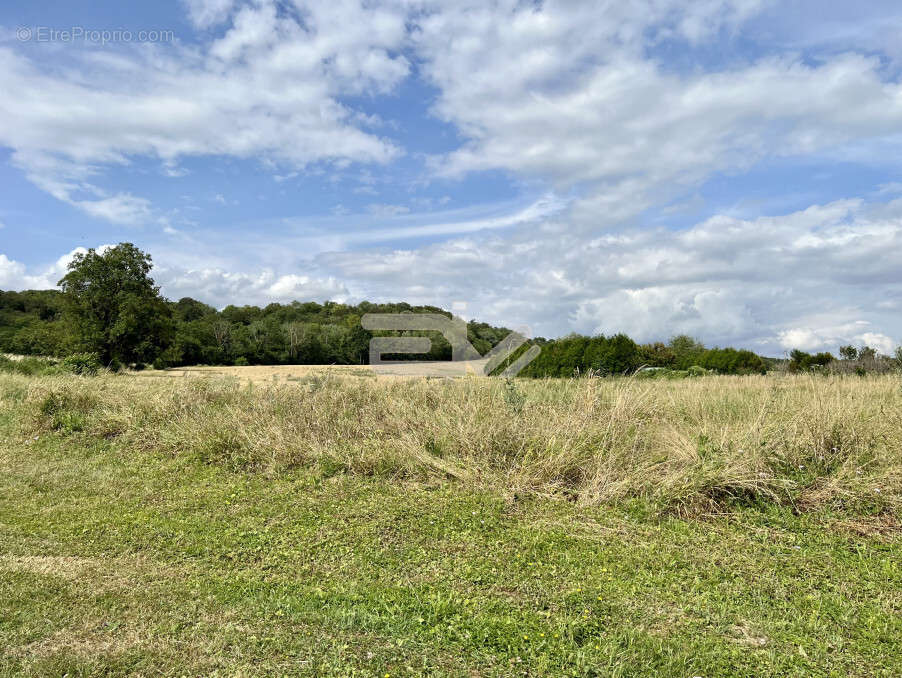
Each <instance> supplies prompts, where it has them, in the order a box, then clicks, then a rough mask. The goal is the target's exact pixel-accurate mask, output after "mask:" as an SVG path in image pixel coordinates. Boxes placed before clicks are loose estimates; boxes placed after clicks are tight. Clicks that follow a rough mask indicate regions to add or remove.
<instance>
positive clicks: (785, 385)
mask: <svg viewBox="0 0 902 678" xmlns="http://www.w3.org/2000/svg"><path fill="white" fill-rule="evenodd" d="M258 381H259V380H253V379H239V378H237V377H234V376H232V377H225V376H219V377H213V378H207V379H190V378H182V379H151V378H136V377H133V376H128V375H117V376H111V375H104V376H98V377H91V378H79V377H74V376H55V377H26V376H17V375H0V440H3V441H4V442H3V443H2V445H0V676H7V675H9V676H12V675H41V676H43V675H64V674H67V675H69V676H82V675H122V674H136V675H172V676H182V675H185V676H187V675H220V676H233V675H241V676H258V675H260V676H269V675H305V676H379V677H384V676H389V677H390V678H391V677H394V676H404V675H433V676H609V675H610V676H637V675H647V676H685V677H687V678H688V677H691V676H705V677H710V676H727V675H749V676H751V675H799V676H810V675H825V676H828V675H829V676H832V675H835V676H898V675H899V657H900V656H902V548H900V534H902V532H900V522H899V517H900V515H899V513H900V508H902V388H900V380H899V379H898V378H890V377H881V378H848V379H842V378H823V377H817V378H814V377H786V378H777V377H742V378H740V377H735V378H729V377H707V378H700V379H690V380H681V381H646V382H643V381H639V380H626V379H619V380H617V379H614V380H597V379H596V380H580V381H565V380H549V381H529V380H515V381H509V382H508V381H504V380H501V379H485V378H463V379H458V380H447V379H432V380H413V379H396V380H391V379H388V380H386V379H378V378H375V377H373V376H372V375H368V376H363V375H359V374H356V373H349V374H340V375H337V374H334V373H331V372H329V371H312V372H310V373H305V374H300V373H299V374H297V375H295V376H293V377H292V380H288V379H282V380H279V379H276V380H271V378H270V379H268V380H263V381H267V383H266V384H260V383H255V382H258ZM270 381H274V383H269V382H270Z"/></svg>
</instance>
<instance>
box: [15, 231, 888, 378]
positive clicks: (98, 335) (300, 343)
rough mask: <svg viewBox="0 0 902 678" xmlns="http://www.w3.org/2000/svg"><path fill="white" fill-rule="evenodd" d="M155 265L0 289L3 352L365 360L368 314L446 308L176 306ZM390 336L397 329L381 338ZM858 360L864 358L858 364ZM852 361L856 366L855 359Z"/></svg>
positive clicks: (690, 360) (591, 349) (600, 370)
mask: <svg viewBox="0 0 902 678" xmlns="http://www.w3.org/2000/svg"><path fill="white" fill-rule="evenodd" d="M151 269H152V259H151V257H150V255H148V254H146V253H144V252H142V251H141V250H139V249H138V248H137V247H135V246H134V245H132V244H131V243H120V244H119V245H117V246H115V247H111V248H107V249H105V250H103V251H99V252H98V251H96V250H89V251H88V252H87V253H84V254H79V255H76V256H75V258H74V259H73V261H72V262H71V263H70V265H69V270H68V272H67V274H66V275H65V276H64V277H63V279H62V280H60V281H59V287H60V289H59V290H30V291H25V292H2V291H0V352H5V353H16V354H23V355H41V356H52V357H60V358H62V357H65V356H71V355H73V354H84V353H91V354H94V355H95V356H96V357H97V359H98V360H99V361H100V363H101V364H102V365H104V366H107V367H111V368H113V369H118V367H119V366H122V365H127V366H132V367H138V368H140V367H142V366H145V365H151V364H152V365H154V366H155V367H157V368H165V367H178V366H184V365H275V364H341V365H353V364H366V363H367V362H368V361H369V342H370V339H371V338H372V337H373V336H375V335H376V334H380V333H378V332H376V333H374V332H371V331H368V330H365V329H363V327H362V326H361V322H360V319H361V317H362V316H363V315H364V314H366V313H440V314H444V315H447V316H450V315H451V314H450V313H448V312H447V311H445V310H443V309H441V308H438V307H435V306H412V305H410V304H407V303H385V304H376V303H371V302H366V301H364V302H361V303H359V304H356V305H353V304H341V303H336V302H332V301H327V302H325V303H323V304H320V303H317V302H313V301H308V302H300V301H294V302H292V303H290V304H278V303H272V304H269V305H267V306H265V307H262V308H261V307H258V306H235V305H229V306H226V307H225V308H224V309H222V310H217V309H216V308H214V307H212V306H210V305H208V304H205V303H203V302H201V301H198V300H196V299H192V298H190V297H185V298H182V299H179V300H178V301H169V300H167V299H165V298H164V297H163V296H162V295H161V294H160V290H159V287H157V286H156V285H155V283H154V281H153V279H152V278H151V276H150V272H151ZM509 331H510V330H508V329H507V328H504V327H494V326H491V325H489V324H487V323H481V322H476V321H470V322H469V323H468V324H467V335H468V338H469V340H470V343H471V344H472V345H473V347H474V348H475V349H476V350H477V351H479V352H480V353H481V354H485V353H487V352H488V351H489V350H490V349H491V348H492V346H494V345H495V344H497V343H498V342H499V341H500V340H501V339H503V338H504V337H505V336H506V335H507V334H508V333H509ZM382 334H387V333H382ZM409 334H417V335H425V336H429V337H430V339H432V345H431V349H430V351H429V353H428V354H425V355H419V356H411V355H399V356H388V357H389V358H392V357H394V358H396V359H408V360H411V359H417V360H450V359H451V347H450V345H449V344H448V342H447V341H446V340H445V339H444V337H442V336H441V334H439V333H435V332H432V333H430V332H411V333H409ZM532 343H535V344H539V345H540V346H541V347H542V352H541V353H540V354H539V356H538V358H536V359H535V360H534V361H533V362H532V363H531V364H530V365H529V366H528V367H527V368H526V369H525V370H524V371H523V372H522V373H521V374H522V376H532V377H546V376H547V377H570V376H573V375H578V374H587V373H591V374H597V375H619V374H631V373H633V372H636V371H637V370H639V369H641V368H643V367H648V368H656V369H663V370H668V371H673V372H675V373H679V372H681V371H682V372H688V371H689V370H701V371H702V372H706V371H710V372H716V373H719V374H763V373H764V372H766V371H767V370H768V369H772V368H774V367H779V366H782V367H784V368H785V367H787V365H788V369H790V370H792V371H806V370H812V369H818V368H822V367H824V366H826V365H828V364H830V363H831V362H833V361H835V359H834V358H833V356H832V355H831V354H816V355H814V356H811V355H809V354H806V353H802V352H801V351H795V352H793V354H792V356H791V359H790V360H789V361H780V360H774V359H771V358H765V357H762V356H759V355H756V354H755V353H753V352H751V351H747V350H737V349H734V348H706V347H705V346H704V345H702V344H701V343H700V342H698V341H697V340H695V339H692V338H691V337H687V336H683V335H681V336H677V337H674V338H673V339H671V340H670V341H669V342H667V343H662V342H657V343H650V344H641V345H640V344H638V343H636V342H635V341H633V340H632V339H630V338H629V337H628V336H626V335H625V334H615V335H612V336H601V335H598V336H593V337H587V336H582V335H569V336H566V337H563V338H561V339H554V340H547V339H542V338H539V339H535V340H533V342H532ZM841 352H842V355H843V358H844V359H846V360H852V359H853V358H854V362H855V364H856V366H858V367H859V368H860V369H864V368H865V367H868V366H871V365H872V364H877V362H879V358H878V356H877V355H876V353H875V352H873V349H869V348H867V347H862V348H861V349H854V348H853V347H843V348H842V349H841ZM851 352H854V353H855V355H854V356H852V354H851ZM900 360H902V356H900ZM849 364H851V363H849Z"/></svg>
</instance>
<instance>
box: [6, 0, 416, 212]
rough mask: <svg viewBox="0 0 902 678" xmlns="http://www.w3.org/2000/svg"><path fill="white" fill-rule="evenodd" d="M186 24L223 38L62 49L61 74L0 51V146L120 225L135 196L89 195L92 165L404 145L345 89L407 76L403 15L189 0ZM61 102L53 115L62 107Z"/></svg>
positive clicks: (352, 151)
mask: <svg viewBox="0 0 902 678" xmlns="http://www.w3.org/2000/svg"><path fill="white" fill-rule="evenodd" d="M189 8H190V13H191V17H192V19H193V20H194V21H195V23H196V24H197V25H199V26H212V25H215V24H218V23H220V22H222V21H223V20H224V18H225V17H226V16H228V15H229V14H230V12H232V11H233V10H235V11H234V15H233V17H232V21H231V25H230V26H228V27H227V28H226V29H225V30H224V32H223V33H222V34H221V35H216V36H213V37H212V38H211V39H210V40H208V41H206V42H203V43H202V44H201V47H198V48H193V47H186V46H181V45H178V44H169V45H144V46H142V48H141V49H133V48H123V49H120V50H118V51H115V52H113V49H112V47H110V49H109V50H105V51H104V52H103V53H96V52H94V51H91V50H78V49H74V48H73V49H70V50H68V52H67V54H66V59H67V64H66V67H65V68H64V69H60V68H58V67H57V66H56V65H54V64H48V63H46V62H43V61H40V60H39V59H38V58H37V56H39V55H32V58H29V57H28V56H26V55H25V53H24V52H16V51H13V50H12V49H9V48H2V47H0V89H2V90H3V91H7V92H16V96H15V97H5V98H4V100H3V102H2V103H0V146H6V147H8V148H10V149H12V150H13V161H14V162H15V163H16V164H17V165H18V166H19V167H21V168H22V169H23V170H24V171H25V172H26V173H27V175H28V176H29V178H30V179H31V180H32V181H34V182H35V183H36V184H37V185H38V186H40V187H41V188H43V189H44V190H46V191H48V192H49V193H50V194H51V195H53V196H54V197H56V198H58V199H61V200H64V201H66V202H69V203H70V204H72V205H74V206H75V207H78V208H80V209H82V210H84V211H86V212H87V213H89V214H91V215H93V216H96V217H99V218H103V219H107V220H110V221H114V222H116V223H132V222H135V221H139V220H142V219H146V218H147V217H148V210H149V205H148V203H147V200H146V199H145V198H143V197H141V196H132V195H128V194H121V195H101V196H94V197H86V196H85V195H84V194H85V193H87V194H95V193H97V192H98V190H99V189H97V188H96V186H94V185H93V184H92V183H91V181H90V180H91V179H92V178H93V179H98V178H99V175H101V174H102V170H104V169H105V168H108V167H110V166H115V165H124V164H128V163H130V162H131V161H132V159H133V158H136V157H145V156H151V157H155V158H158V159H160V160H162V161H163V162H164V163H166V164H168V165H173V164H174V163H175V162H176V161H177V159H179V158H182V157H186V156H197V155H221V156H233V157H239V158H257V159H261V160H266V159H268V160H270V161H273V162H277V163H281V164H284V165H287V166H291V167H305V166H308V165H310V164H312V163H318V162H336V163H347V162H363V163H385V162H387V161H390V160H392V159H393V158H396V157H397V156H398V155H399V154H400V153H401V152H402V151H401V149H400V148H399V147H397V146H396V145H395V144H393V143H392V142H391V141H389V140H386V139H384V138H381V137H379V136H376V135H374V134H371V133H369V132H365V131H363V130H362V129H361V127H360V125H359V124H358V118H357V117H356V115H355V113H356V112H355V111H354V110H352V109H351V108H349V107H348V106H347V105H345V104H343V103H341V101H340V99H341V98H342V97H345V96H350V95H361V94H367V93H383V94H384V93H386V92H388V91H390V90H391V89H392V88H393V87H395V86H396V85H397V84H398V83H399V82H400V81H401V80H402V79H403V78H405V77H406V76H407V74H408V72H409V64H408V62H407V59H406V58H405V57H404V56H403V55H401V54H400V53H398V48H399V47H400V45H401V43H402V41H403V40H404V36H405V28H404V14H403V12H401V11H398V10H392V9H391V8H387V9H385V8H371V7H369V6H368V5H365V4H364V3H362V2H356V1H354V2H339V3H330V4H329V6H324V5H321V4H319V3H313V4H311V5H309V6H307V5H305V4H303V3H299V7H298V12H301V11H302V12H303V13H302V16H301V15H298V14H290V13H287V14H286V13H285V12H279V11H277V3H276V2H274V1H272V0H261V1H260V2H256V3H254V4H252V5H246V6H242V7H240V8H236V6H235V5H234V3H231V2H222V1H215V0H214V1H211V0H203V1H196V2H195V1H192V2H190V3H189ZM61 111H65V114H61Z"/></svg>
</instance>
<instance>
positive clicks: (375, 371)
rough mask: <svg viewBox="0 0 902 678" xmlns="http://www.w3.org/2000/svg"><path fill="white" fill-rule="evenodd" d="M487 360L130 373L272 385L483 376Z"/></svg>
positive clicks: (187, 368)
mask: <svg viewBox="0 0 902 678" xmlns="http://www.w3.org/2000/svg"><path fill="white" fill-rule="evenodd" d="M486 362H488V361H486V360H470V361H462V362H457V363H452V362H442V361H430V362H428V363H419V362H416V361H410V362H402V363H398V364H393V365H388V364H382V365H379V367H378V368H374V367H372V366H370V365H248V366H232V365H226V366H215V367H212V366H198V367H173V368H170V369H165V370H141V371H139V372H129V373H128V374H129V375H130V376H133V377H138V378H142V379H147V378H151V379H154V378H156V379H160V378H166V379H182V378H195V377H231V378H234V379H238V380H239V381H242V382H245V383H246V382H253V383H255V384H264V383H266V384H268V383H275V382H285V383H291V382H297V381H300V380H302V379H304V378H306V377H310V376H323V377H324V376H331V377H375V376H379V377H405V378H413V379H419V378H421V376H422V374H423V370H424V368H426V369H428V371H429V373H430V374H433V375H435V376H442V375H444V376H447V377H457V376H460V373H461V371H462V370H463V371H465V372H466V373H467V374H470V375H474V376H475V375H476V374H477V373H478V374H482V367H483V366H484V365H485V363H486Z"/></svg>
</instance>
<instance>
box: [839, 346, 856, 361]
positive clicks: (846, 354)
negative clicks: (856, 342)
mask: <svg viewBox="0 0 902 678" xmlns="http://www.w3.org/2000/svg"><path fill="white" fill-rule="evenodd" d="M839 355H840V357H841V358H842V359H843V360H858V349H857V348H855V347H854V346H852V345H851V344H849V345H847V346H840V347H839Z"/></svg>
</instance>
